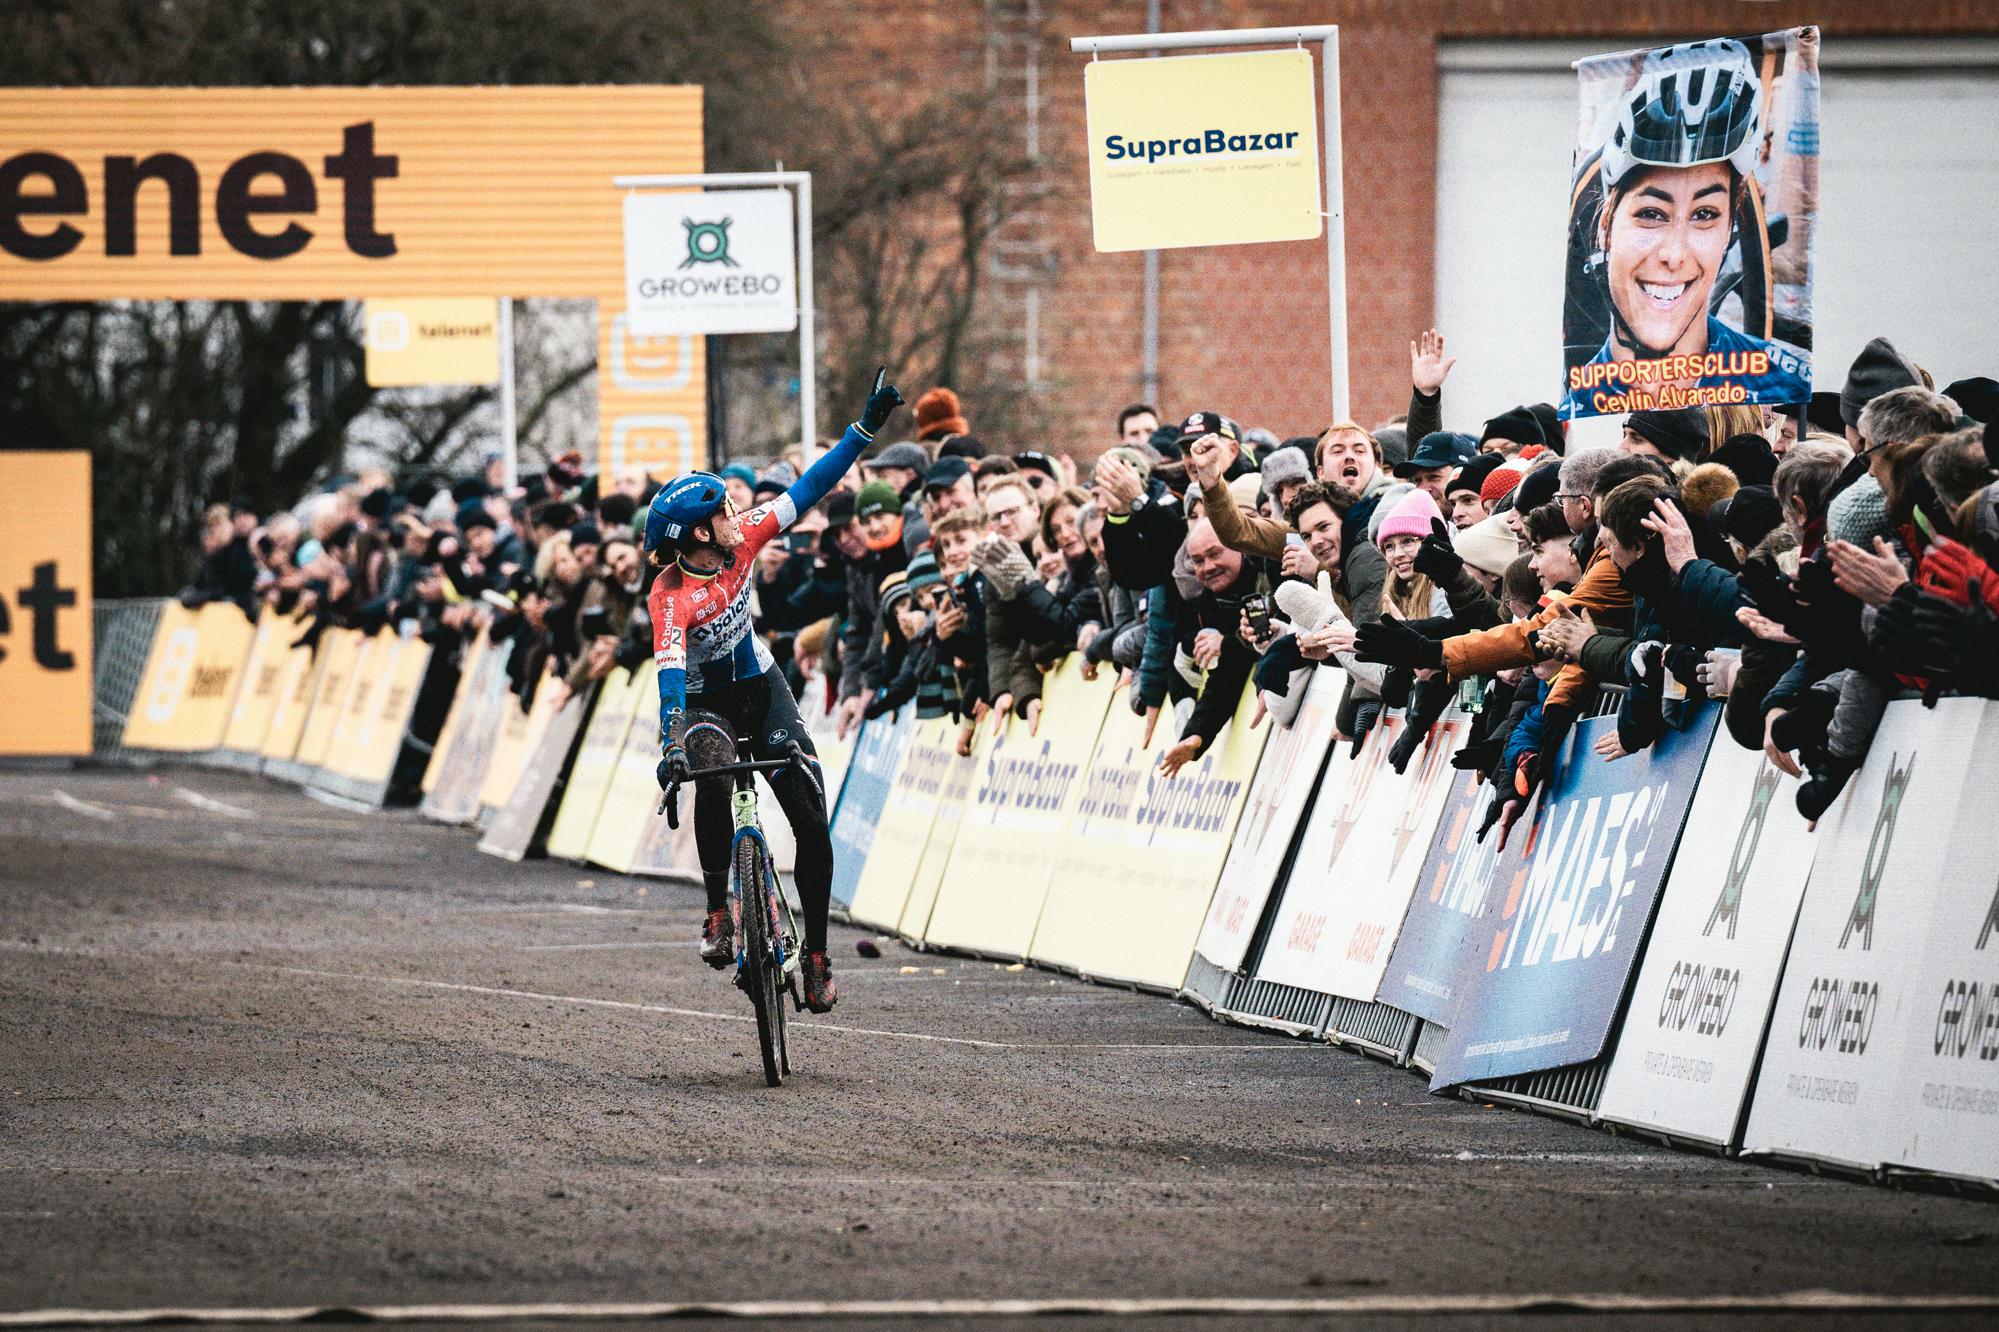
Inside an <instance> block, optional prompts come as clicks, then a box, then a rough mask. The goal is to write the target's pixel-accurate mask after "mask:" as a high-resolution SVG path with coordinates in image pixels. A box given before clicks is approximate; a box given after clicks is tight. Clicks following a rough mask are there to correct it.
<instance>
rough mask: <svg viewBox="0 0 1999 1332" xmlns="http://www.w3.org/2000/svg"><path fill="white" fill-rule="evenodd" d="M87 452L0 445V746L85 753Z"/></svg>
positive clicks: (3, 750) (5, 750)
mask: <svg viewBox="0 0 1999 1332" xmlns="http://www.w3.org/2000/svg"><path fill="white" fill-rule="evenodd" d="M90 616H91V610H90V455H89V454H87V453H26V452H23V453H0V699H4V700H6V706H5V707H0V754H15V755H23V754H88V753H89V752H90Z"/></svg>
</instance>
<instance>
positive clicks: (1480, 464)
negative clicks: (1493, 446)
mask: <svg viewBox="0 0 1999 1332" xmlns="http://www.w3.org/2000/svg"><path fill="white" fill-rule="evenodd" d="M1501 461H1502V458H1501V456H1500V455H1499V454H1497V453H1481V454H1479V455H1478V456H1477V457H1476V458H1473V459H1472V460H1471V461H1470V462H1468V463H1466V464H1465V465H1464V466H1463V467H1460V468H1458V474H1457V475H1456V476H1454V477H1452V478H1451V482H1450V484H1449V485H1447V486H1445V487H1444V515H1445V516H1446V517H1447V518H1449V519H1450V521H1451V526H1453V527H1456V528H1460V529H1462V528H1466V527H1470V526H1471V525H1472V524H1473V523H1476V522H1479V521H1481V520H1483V519H1485V518H1486V517H1487V516H1489V515H1490V514H1491V513H1492V505H1491V504H1490V503H1488V502H1487V501H1486V499H1485V496H1484V487H1485V480H1486V478H1487V477H1489V476H1491V475H1492V474H1493V472H1494V471H1496V470H1497V469H1498V467H1499V464H1500V462H1501Z"/></svg>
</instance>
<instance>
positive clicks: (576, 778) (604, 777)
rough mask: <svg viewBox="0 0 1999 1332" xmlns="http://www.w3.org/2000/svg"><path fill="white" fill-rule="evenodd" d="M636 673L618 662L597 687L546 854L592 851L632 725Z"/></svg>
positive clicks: (575, 855)
mask: <svg viewBox="0 0 1999 1332" xmlns="http://www.w3.org/2000/svg"><path fill="white" fill-rule="evenodd" d="M638 678H639V677H638V676H636V675H634V674H633V673H632V672H631V671H630V670H628V669H627V668H625V667H623V666H619V667H617V668H615V669H613V670H612V672H611V673H610V674H609V675H607V676H605V677H604V683H603V684H602V685H600V686H598V689H597V710H596V711H595V712H592V713H591V714H590V725H589V726H588V728H586V729H585V730H584V732H583V743H582V745H581V746H579V747H578V749H577V751H576V761H575V762H574V763H572V764H570V765H569V784H568V785H567V786H565V787H564V788H563V790H562V807H561V808H560V809H558V810H556V812H555V822H554V823H553V824H552V825H550V827H549V830H548V847H547V850H548V854H549V856H550V857H551V858H553V859H557V860H581V859H583V857H584V855H585V854H586V853H587V852H588V851H589V850H590V836H591V834H592V833H594V832H596V830H597V816H598V814H600V813H601V812H602V811H603V808H604V797H605V796H606V795H607V794H608V793H609V792H610V789H611V778H612V777H613V776H614V775H615V774H616V773H617V771H618V756H619V755H620V754H621V753H623V752H624V748H625V737H626V736H627V735H628V734H630V732H631V729H632V715H633V713H634V712H635V711H636V707H637V701H638V698H639V694H638V691H637V689H636V688H635V687H634V686H635V685H636V683H637V681H638Z"/></svg>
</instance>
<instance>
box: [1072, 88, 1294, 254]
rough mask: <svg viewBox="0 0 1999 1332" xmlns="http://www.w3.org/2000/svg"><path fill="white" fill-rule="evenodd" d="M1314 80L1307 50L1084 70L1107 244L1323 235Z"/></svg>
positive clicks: (1094, 197) (1093, 193)
mask: <svg viewBox="0 0 1999 1332" xmlns="http://www.w3.org/2000/svg"><path fill="white" fill-rule="evenodd" d="M1312 78H1313V71H1312V57H1311V55H1310V54H1309V53H1308V52H1305V51H1301V50H1292V51H1252V52H1235V53H1230V54H1226V55H1196V56H1173V57H1168V58H1161V59H1154V60H1146V59H1138V60H1093V61H1091V62H1090V63H1089V64H1088V65H1086V66H1084V73H1083V101H1084V108H1085V114H1086V116H1087V119H1088V123H1089V140H1090V142H1089V150H1090V215H1091V220H1092V222H1093V223H1094V225H1095V230H1096V244H1097V249H1099V250H1102V251H1117V250H1167V249H1178V248H1182V247H1185V246H1192V245H1245V244H1251V243H1254V242H1259V241H1286V240H1311V239H1313V238H1314V237H1316V236H1319V235H1321V234H1322V233H1323V231H1324V219H1323V216H1322V213H1321V209H1322V208H1323V207H1324V205H1323V203H1322V202H1321V196H1320V192H1319V134H1318V128H1319V108H1318V104H1317V101H1316V99H1315V96H1314V92H1313V83H1312Z"/></svg>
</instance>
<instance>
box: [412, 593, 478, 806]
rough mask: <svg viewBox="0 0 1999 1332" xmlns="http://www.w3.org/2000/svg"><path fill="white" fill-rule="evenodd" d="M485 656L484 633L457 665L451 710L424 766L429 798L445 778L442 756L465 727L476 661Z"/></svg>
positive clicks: (468, 645)
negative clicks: (456, 679)
mask: <svg viewBox="0 0 1999 1332" xmlns="http://www.w3.org/2000/svg"><path fill="white" fill-rule="evenodd" d="M485 655H486V631H485V630H483V629H482V630H480V631H479V633H478V635H477V636H476V637H474V638H473V640H472V641H471V642H470V643H468V644H466V646H465V656H464V659H463V660H462V661H460V662H459V665H458V685H457V687H456V688H455V689H453V690H452V691H451V706H450V708H448V709H447V710H446V711H445V714H444V725H443V726H441V727H440V728H438V732H437V742H436V743H435V744H433V745H432V746H431V747H430V762H428V763H426V764H424V767H423V782H422V790H423V793H424V794H425V795H429V794H430V793H431V792H432V791H434V790H436V789H437V781H438V778H439V777H441V776H443V774H444V765H445V757H444V756H445V755H447V754H449V753H450V752H451V742H452V740H453V739H455V738H456V737H457V735H458V728H459V727H460V726H462V725H464V723H465V715H466V712H467V710H468V709H469V708H470V707H471V694H472V683H473V681H474V680H475V679H477V678H478V674H479V660H480V658H482V657H484V656H485Z"/></svg>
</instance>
